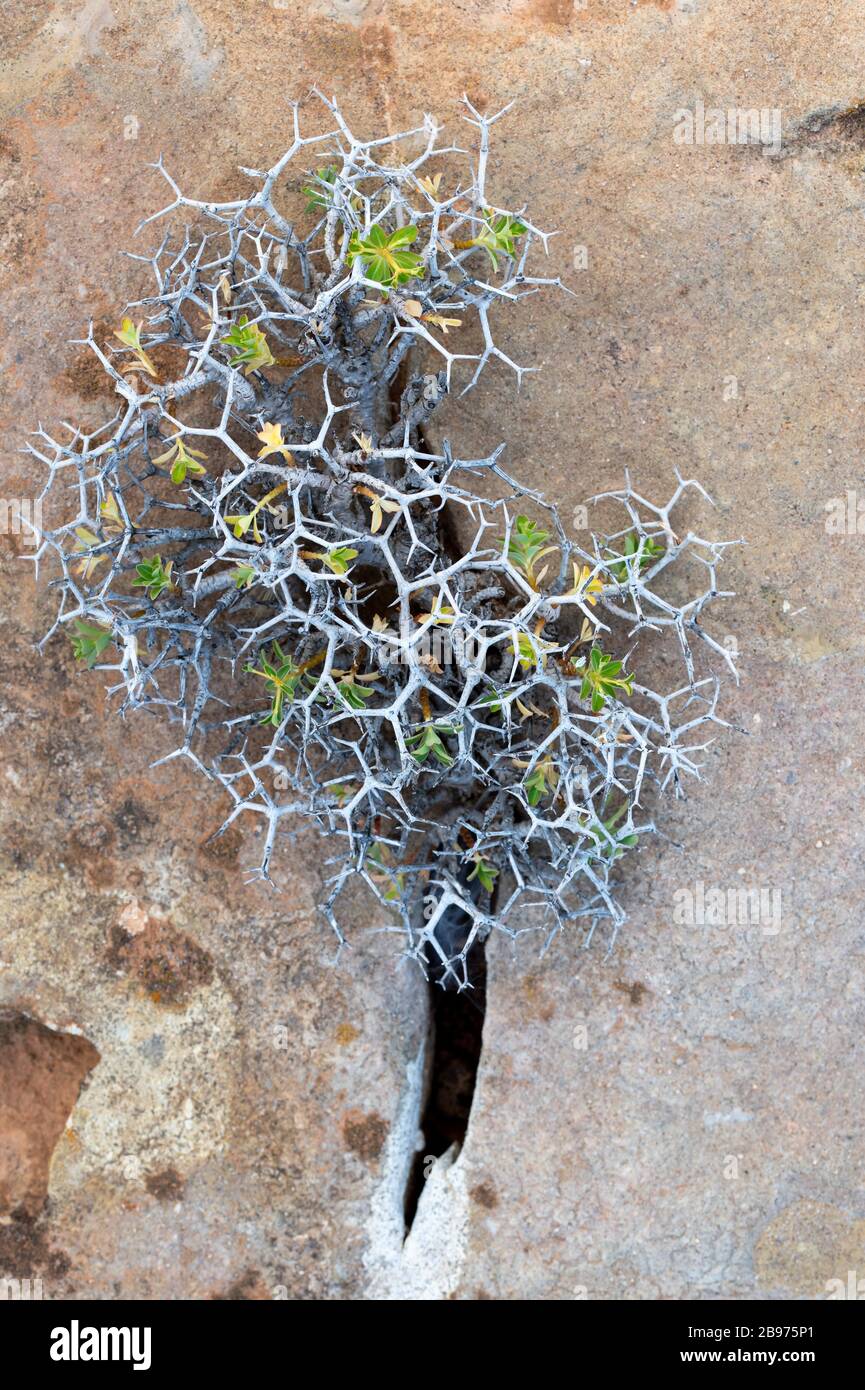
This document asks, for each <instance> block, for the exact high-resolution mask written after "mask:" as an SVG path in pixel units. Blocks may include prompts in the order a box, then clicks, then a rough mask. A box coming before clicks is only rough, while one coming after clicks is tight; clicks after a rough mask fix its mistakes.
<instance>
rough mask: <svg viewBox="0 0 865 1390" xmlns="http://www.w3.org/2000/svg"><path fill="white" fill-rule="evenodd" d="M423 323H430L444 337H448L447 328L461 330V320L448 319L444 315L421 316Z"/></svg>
mask: <svg viewBox="0 0 865 1390" xmlns="http://www.w3.org/2000/svg"><path fill="white" fill-rule="evenodd" d="M421 318H422V319H423V320H424V322H425V323H432V324H434V325H435V327H436V328H440V329H441V331H442V333H444V335H445V337H447V335H448V329H449V328H462V323H463V321H462V319H448V318H445V316H444V314H421Z"/></svg>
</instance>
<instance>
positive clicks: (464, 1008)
mask: <svg viewBox="0 0 865 1390" xmlns="http://www.w3.org/2000/svg"><path fill="white" fill-rule="evenodd" d="M409 379H410V372H409V370H408V359H406V361H405V362H404V363H403V364H402V365H401V369H400V372H399V374H398V377H397V379H396V381H395V382H394V385H393V389H392V401H393V403H394V406H395V408H396V413H397V414H398V413H399V412H398V407H397V402H398V401H399V400H400V399H401V397H402V392H403V391H404V390H405V388H406V386H407V384H408V381H409ZM414 436H415V441H416V445H417V447H418V448H419V449H420V451H421V452H424V453H427V452H433V450H432V446H431V442H430V441H429V439H428V438H427V435H426V431H425V429H424V425H423V422H418V423H417V424H416V425H415V429H414ZM437 521H438V540H439V544H440V546H441V549H442V553H443V554H446V555H450V556H451V557H452V558H454V559H455V558H457V557H458V556H459V555H460V554H461V553H462V552H461V549H460V544H459V536H458V533H457V528H456V525H455V519H454V517H453V516H452V514H451V513H450V511H449V509H448V508H447V507H444V508H442V509H441V511H440V512H439V514H438V518H437ZM446 917H447V920H445V919H444V918H443V919H442V922H441V926H440V932H439V934H440V937H441V944H442V946H443V948H444V949H445V951H446V953H447V955H448V956H449V957H450V958H453V956H454V955H455V954H456V953H458V952H460V951H461V950H462V949H464V947H465V942H466V938H467V936H468V933H469V930H470V927H471V918H470V917H469V916H468V914H467V913H464V912H460V911H459V910H458V909H451V910H450V911H449V913H448V914H446ZM427 970H428V973H429V985H428V988H429V1000H430V1009H429V1013H430V1022H429V1041H428V1049H429V1051H428V1057H427V1065H426V1075H425V1082H424V1085H425V1090H424V1099H423V1102H422V1109H421V1115H420V1118H419V1122H418V1128H419V1129H420V1131H421V1132H422V1134H423V1144H422V1146H421V1148H420V1150H419V1152H418V1153H417V1154H416V1155H415V1159H414V1162H413V1164H412V1167H411V1171H410V1173H409V1177H408V1181H407V1183H406V1191H405V1202H404V1216H405V1234H406V1236H408V1234H409V1232H410V1230H411V1228H412V1223H413V1221H414V1218H415V1215H416V1213H417V1208H418V1203H419V1201H420V1196H421V1193H422V1191H423V1186H424V1183H425V1182H426V1179H427V1178H428V1177H429V1174H430V1172H431V1169H432V1167H433V1163H432V1160H434V1159H438V1158H441V1157H442V1155H443V1154H446V1153H447V1151H448V1150H449V1149H450V1148H451V1147H452V1146H453V1145H456V1146H457V1152H459V1151H460V1150H461V1149H462V1146H463V1143H464V1142H465V1137H466V1132H467V1130H468V1125H469V1118H470V1115H471V1109H472V1103H473V1101H474V1095H475V1085H476V1083H477V1075H478V1068H479V1066H480V1060H481V1049H482V1046H483V1028H484V1016H485V1014H486V1001H487V965H486V951H485V942H483V941H476V942H475V943H474V944H473V945H472V947H471V948H470V950H469V951H468V953H467V955H466V979H467V980H468V982H469V983H468V986H467V987H465V988H463V989H457V988H455V987H454V986H455V977H454V976H453V975H448V974H445V973H444V972H443V970H442V966H441V962H440V961H439V959H438V957H437V956H436V954H435V953H434V951H432V950H430V952H429V954H428V956H427Z"/></svg>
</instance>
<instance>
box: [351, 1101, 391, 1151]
mask: <svg viewBox="0 0 865 1390" xmlns="http://www.w3.org/2000/svg"><path fill="white" fill-rule="evenodd" d="M342 1134H343V1138H344V1139H345V1144H346V1148H348V1149H350V1150H351V1152H352V1153H355V1154H357V1156H358V1158H362V1159H363V1161H364V1163H374V1162H375V1160H376V1159H377V1158H378V1157H379V1156H380V1154H381V1151H382V1149H383V1148H384V1143H385V1140H386V1139H387V1134H388V1124H387V1121H386V1120H383V1119H382V1117H381V1115H378V1114H377V1113H376V1112H375V1111H374V1110H373V1111H372V1112H371V1113H370V1114H368V1115H364V1114H363V1113H362V1112H361V1111H360V1110H349V1111H348V1113H347V1114H346V1115H345V1116H344V1117H343V1121H342Z"/></svg>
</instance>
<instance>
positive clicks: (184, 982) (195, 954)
mask: <svg viewBox="0 0 865 1390" xmlns="http://www.w3.org/2000/svg"><path fill="white" fill-rule="evenodd" d="M106 960H107V962H108V965H109V966H110V968H111V969H112V970H114V971H116V972H117V973H118V974H125V975H129V976H130V977H131V978H132V979H133V980H135V981H136V982H137V983H138V984H140V985H141V986H142V988H143V989H145V990H146V991H147V993H148V994H149V995H150V997H151V999H152V1000H153V1002H154V1004H166V1005H169V1004H174V1005H182V1004H185V1003H186V1001H187V999H188V998H189V996H190V994H191V993H192V991H193V990H194V989H197V988H199V987H201V986H202V985H209V984H210V983H211V981H212V979H213V961H212V959H211V957H210V955H209V954H208V953H207V951H205V950H204V949H203V948H202V947H201V946H199V945H198V943H197V942H196V941H193V939H192V937H191V936H186V935H185V934H184V933H183V932H179V931H177V930H176V929H175V928H174V927H173V926H172V925H171V923H170V922H169V921H167V920H166V919H165V918H160V917H148V918H147V925H146V926H145V927H144V929H143V930H142V931H139V932H136V933H134V934H133V933H132V932H129V931H127V930H125V928H124V926H122V925H121V923H119V922H116V923H115V924H114V926H113V927H112V928H111V932H110V936H109V942H108V950H107V952H106Z"/></svg>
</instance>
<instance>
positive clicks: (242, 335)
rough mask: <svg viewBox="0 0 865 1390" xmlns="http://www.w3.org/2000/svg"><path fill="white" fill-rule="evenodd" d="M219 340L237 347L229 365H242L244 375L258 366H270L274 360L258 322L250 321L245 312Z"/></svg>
mask: <svg viewBox="0 0 865 1390" xmlns="http://www.w3.org/2000/svg"><path fill="white" fill-rule="evenodd" d="M220 342H222V343H224V344H225V346H226V347H232V348H236V349H237V352H236V353H235V355H234V357H232V359H231V361H230V363H229V366H231V367H242V368H243V374H244V376H249V374H250V372H254V371H256V370H257V369H258V368H259V367H272V366H273V364H274V362H275V361H276V358H275V357H274V355H273V353H272V352H271V350H270V347H269V345H268V342H267V339H266V337H265V336H264V334H263V333H262V331H261V329H260V328H259V327H258V324H256V323H250V322H249V318H248V316H247V315H246V314H241V316H240V318H239V319H238V320H237V323H236V324H234V326H233V328H232V330H231V332H230V333H228V334H227V335H226V337H224V338H221V339H220Z"/></svg>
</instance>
